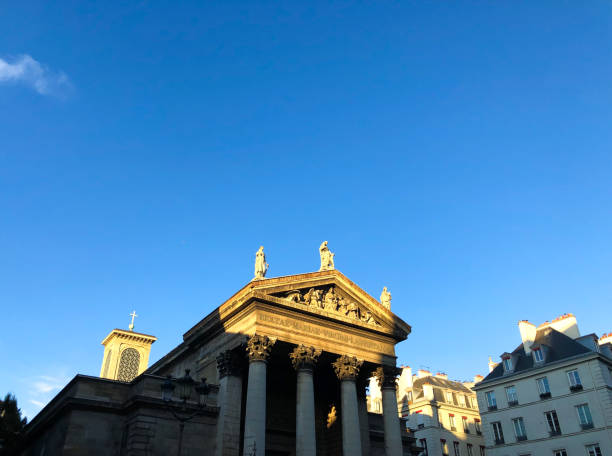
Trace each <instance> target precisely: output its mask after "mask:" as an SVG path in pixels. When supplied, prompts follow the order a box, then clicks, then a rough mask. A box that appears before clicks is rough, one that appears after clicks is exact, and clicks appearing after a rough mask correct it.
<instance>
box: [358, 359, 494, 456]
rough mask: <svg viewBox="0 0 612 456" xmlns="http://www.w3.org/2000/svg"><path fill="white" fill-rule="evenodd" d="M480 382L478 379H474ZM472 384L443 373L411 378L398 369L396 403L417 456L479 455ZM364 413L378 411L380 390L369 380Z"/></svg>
mask: <svg viewBox="0 0 612 456" xmlns="http://www.w3.org/2000/svg"><path fill="white" fill-rule="evenodd" d="M475 380H476V381H480V380H482V377H481V376H478V377H477V378H475ZM473 386H474V383H473V382H458V381H452V380H449V379H448V376H447V375H446V374H443V373H437V374H435V375H432V374H431V373H430V372H429V371H426V370H419V371H418V372H417V374H416V375H412V370H411V369H410V367H402V373H401V375H400V377H399V379H398V388H397V391H398V393H397V402H398V409H399V410H398V412H399V413H400V416H401V417H403V418H404V419H406V426H407V427H408V428H409V430H410V431H411V433H412V435H413V437H414V438H415V439H416V441H417V444H418V445H419V446H420V447H421V448H422V449H423V451H422V453H421V456H429V455H435V456H438V455H445V456H451V455H452V456H483V455H484V451H485V450H484V448H485V447H484V440H483V437H482V426H481V423H480V415H479V412H478V405H477V401H476V394H475V392H474V391H473V390H472V389H471V388H472V387H473ZM368 411H370V412H373V413H381V412H382V403H381V396H380V389H379V387H378V384H377V383H376V382H375V381H373V380H371V381H370V387H369V396H368Z"/></svg>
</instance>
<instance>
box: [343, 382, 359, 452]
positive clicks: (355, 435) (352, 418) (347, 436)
mask: <svg viewBox="0 0 612 456" xmlns="http://www.w3.org/2000/svg"><path fill="white" fill-rule="evenodd" d="M340 389H341V404H342V454H343V455H344V456H355V455H360V454H361V432H360V431H361V428H360V426H359V410H358V406H357V387H356V385H355V379H354V378H345V379H344V380H342V383H341V385H340Z"/></svg>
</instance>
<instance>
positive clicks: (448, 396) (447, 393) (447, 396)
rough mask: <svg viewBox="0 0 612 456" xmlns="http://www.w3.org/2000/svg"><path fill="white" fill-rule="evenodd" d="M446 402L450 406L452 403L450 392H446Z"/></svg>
mask: <svg viewBox="0 0 612 456" xmlns="http://www.w3.org/2000/svg"><path fill="white" fill-rule="evenodd" d="M446 402H447V403H448V404H452V403H453V393H451V392H450V391H447V392H446Z"/></svg>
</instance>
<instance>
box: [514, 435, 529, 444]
mask: <svg viewBox="0 0 612 456" xmlns="http://www.w3.org/2000/svg"><path fill="white" fill-rule="evenodd" d="M516 440H517V442H522V441H524V440H527V436H526V435H519V436H518V437H517V438H516Z"/></svg>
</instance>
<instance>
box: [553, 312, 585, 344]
mask: <svg viewBox="0 0 612 456" xmlns="http://www.w3.org/2000/svg"><path fill="white" fill-rule="evenodd" d="M548 326H550V327H551V328H553V329H556V330H557V331H559V332H562V333H563V334H565V335H566V336H567V337H571V338H572V339H578V338H579V337H580V331H579V330H578V322H577V321H576V317H574V315H573V314H571V313H566V314H563V315H561V316H560V317H557V318H555V319H554V320H553V321H551V322H550V323H549V324H548Z"/></svg>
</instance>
